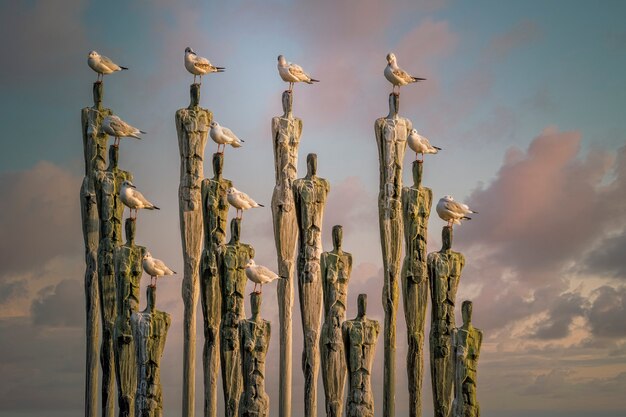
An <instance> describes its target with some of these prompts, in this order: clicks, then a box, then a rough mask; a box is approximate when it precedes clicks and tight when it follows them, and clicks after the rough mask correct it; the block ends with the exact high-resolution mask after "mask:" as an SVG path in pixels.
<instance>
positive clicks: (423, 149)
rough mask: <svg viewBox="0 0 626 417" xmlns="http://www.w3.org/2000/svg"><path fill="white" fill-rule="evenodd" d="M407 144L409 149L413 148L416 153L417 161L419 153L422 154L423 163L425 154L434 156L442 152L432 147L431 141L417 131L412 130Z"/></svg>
mask: <svg viewBox="0 0 626 417" xmlns="http://www.w3.org/2000/svg"><path fill="white" fill-rule="evenodd" d="M407 144H408V145H409V148H411V150H412V151H413V152H415V160H416V161H417V154H418V153H421V154H422V161H423V160H424V154H425V153H431V154H434V153H437V152H439V151H440V150H441V148H439V147H437V146H433V145H431V144H430V141H429V140H428V139H427V138H425V137H424V136H422V135H420V134H419V133H417V130H416V129H413V130H411V133H410V134H409V137H408V139H407Z"/></svg>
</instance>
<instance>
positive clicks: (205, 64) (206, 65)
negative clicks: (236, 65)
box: [193, 56, 213, 71]
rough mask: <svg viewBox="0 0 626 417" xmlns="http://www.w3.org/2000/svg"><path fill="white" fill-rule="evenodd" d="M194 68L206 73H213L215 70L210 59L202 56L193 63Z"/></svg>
mask: <svg viewBox="0 0 626 417" xmlns="http://www.w3.org/2000/svg"><path fill="white" fill-rule="evenodd" d="M193 66H194V67H196V68H198V69H202V70H204V71H211V69H212V68H213V65H211V62H210V61H209V60H208V59H206V58H203V57H201V56H198V57H196V60H195V62H194V63H193Z"/></svg>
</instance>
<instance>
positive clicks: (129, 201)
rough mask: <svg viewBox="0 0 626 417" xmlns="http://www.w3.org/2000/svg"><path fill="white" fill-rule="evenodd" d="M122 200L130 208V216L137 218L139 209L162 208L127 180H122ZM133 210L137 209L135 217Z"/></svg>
mask: <svg viewBox="0 0 626 417" xmlns="http://www.w3.org/2000/svg"><path fill="white" fill-rule="evenodd" d="M120 200H122V203H124V205H125V206H126V207H128V208H129V209H130V218H131V219H136V218H137V210H139V209H146V210H161V209H160V208H158V207H157V206H155V205H154V204H152V203H151V202H149V201H148V200H147V199H146V197H144V196H143V194H141V193H140V192H139V191H137V187H135V186H134V185H133V183H132V182H130V181H128V180H126V181H124V182H122V188H121V189H120ZM133 210H135V217H133Z"/></svg>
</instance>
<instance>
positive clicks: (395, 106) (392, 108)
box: [387, 93, 400, 119]
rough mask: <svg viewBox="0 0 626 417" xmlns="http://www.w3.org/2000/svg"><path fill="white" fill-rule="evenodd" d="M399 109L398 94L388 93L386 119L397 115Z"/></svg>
mask: <svg viewBox="0 0 626 417" xmlns="http://www.w3.org/2000/svg"><path fill="white" fill-rule="evenodd" d="M399 111H400V96H399V95H397V94H396V93H390V94H389V115H388V116H387V118H388V119H393V118H396V117H397V116H398V112H399Z"/></svg>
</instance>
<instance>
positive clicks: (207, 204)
mask: <svg viewBox="0 0 626 417" xmlns="http://www.w3.org/2000/svg"><path fill="white" fill-rule="evenodd" d="M223 165H224V154H221V153H215V154H213V173H214V175H213V178H205V179H204V180H202V213H203V223H204V250H203V251H202V262H201V267H200V274H201V278H200V296H201V297H200V298H201V301H202V313H203V318H204V349H203V353H202V359H203V368H204V416H205V417H216V416H217V374H218V371H219V363H220V362H219V328H220V319H221V303H222V296H221V290H220V276H219V274H218V268H217V254H218V250H219V247H220V245H223V244H224V241H225V239H226V226H227V218H228V207H229V205H228V201H227V200H226V190H227V189H228V188H230V187H231V186H232V182H231V181H230V180H227V179H225V178H224V177H222V167H223Z"/></svg>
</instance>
